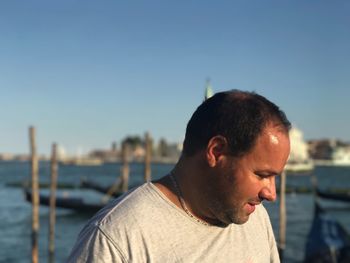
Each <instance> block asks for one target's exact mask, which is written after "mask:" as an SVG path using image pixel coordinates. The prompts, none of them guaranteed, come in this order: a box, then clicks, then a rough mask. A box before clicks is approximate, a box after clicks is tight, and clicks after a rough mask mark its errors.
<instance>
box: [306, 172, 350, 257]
mask: <svg viewBox="0 0 350 263" xmlns="http://www.w3.org/2000/svg"><path fill="white" fill-rule="evenodd" d="M312 184H313V187H314V200H315V208H314V218H313V221H312V225H311V229H310V231H309V234H308V236H307V240H306V246H305V258H304V263H316V262H317V263H343V262H344V263H345V262H350V235H349V233H348V232H347V230H346V229H345V228H344V227H343V226H342V225H341V224H340V223H339V222H337V221H336V220H335V219H334V218H333V217H332V216H331V213H330V212H328V211H326V210H325V209H324V208H322V206H321V199H330V200H336V201H346V202H350V193H348V192H344V193H335V192H331V191H321V190H320V189H318V185H317V179H316V177H315V176H312Z"/></svg>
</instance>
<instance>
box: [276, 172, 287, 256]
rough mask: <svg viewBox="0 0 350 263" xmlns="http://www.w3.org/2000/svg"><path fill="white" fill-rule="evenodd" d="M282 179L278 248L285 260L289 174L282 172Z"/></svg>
mask: <svg viewBox="0 0 350 263" xmlns="http://www.w3.org/2000/svg"><path fill="white" fill-rule="evenodd" d="M280 179H281V181H280V224H279V242H278V250H279V254H280V260H281V262H282V261H283V254H284V250H285V248H286V223H287V213H286V180H287V175H286V172H285V171H284V172H283V173H282V174H281V178H280Z"/></svg>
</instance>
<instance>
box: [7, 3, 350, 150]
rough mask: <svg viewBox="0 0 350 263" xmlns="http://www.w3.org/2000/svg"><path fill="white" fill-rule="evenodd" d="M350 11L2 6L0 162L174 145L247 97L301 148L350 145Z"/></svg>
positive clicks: (325, 7)
mask: <svg viewBox="0 0 350 263" xmlns="http://www.w3.org/2000/svg"><path fill="white" fill-rule="evenodd" d="M349 13H350V2H349V1H345V0H344V1H337V0H335V1H323V0H317V1H316V0H313V1H311V0H310V1H301V0H299V1H295V0H293V1H292V0H291V1H280V0H278V1H277V0H276V1H269V0H266V1H260V0H251V1H246V0H245V1H203V0H201V1H190V0H187V1H166V0H162V1H160V0H159V1H152V0H148V1H145V0H140V1H112V0H109V1H107V0H104V1H86V0H84V1H83V0H76V1H73V0H69V1H68V0H61V1H18V0H12V1H1V3H0V34H1V41H0V92H1V93H0V103H1V104H0V105H1V106H2V107H1V108H2V109H1V111H0V120H1V124H0V127H1V129H0V135H1V136H0V152H9V153H26V152H28V151H29V146H28V127H29V125H34V126H35V127H36V128H37V133H38V137H37V140H38V150H39V152H41V153H48V152H50V145H51V143H52V142H57V143H59V144H61V145H63V146H64V148H65V149H66V151H67V152H70V153H76V152H77V151H78V149H80V151H88V150H90V149H92V148H106V147H110V145H111V142H112V141H117V142H119V141H120V140H121V139H122V138H124V137H125V136H126V135H128V134H140V135H142V134H144V132H145V131H149V132H150V133H151V134H152V136H153V137H154V138H155V140H158V139H159V138H160V137H162V136H163V137H165V138H167V139H168V140H169V141H172V142H175V141H181V140H182V139H183V136H184V131H185V127H186V123H187V121H188V119H189V118H190V116H191V114H192V112H193V111H194V109H195V108H196V107H197V106H198V104H199V103H200V102H201V101H202V99H203V93H204V87H205V81H206V79H207V78H208V77H209V78H210V79H211V83H212V87H213V89H214V91H215V92H217V91H223V90H228V89H233V88H235V89H243V90H250V91H252V90H254V91H256V92H258V93H261V94H262V95H264V96H266V97H267V98H269V99H271V100H272V101H274V102H275V103H276V104H278V105H279V106H280V107H281V108H282V109H283V110H284V111H285V112H286V114H287V116H288V117H289V119H290V120H291V121H292V122H293V123H294V124H295V125H296V126H297V127H299V128H300V129H302V130H303V132H304V135H305V137H306V138H307V139H311V138H325V137H327V138H339V139H343V140H345V141H350V122H349V121H348V120H349V113H350V107H349V99H350V89H349V84H350V27H349V25H350V16H349Z"/></svg>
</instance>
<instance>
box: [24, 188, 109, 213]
mask: <svg viewBox="0 0 350 263" xmlns="http://www.w3.org/2000/svg"><path fill="white" fill-rule="evenodd" d="M24 194H25V199H26V201H28V202H30V203H31V202H32V192H31V191H30V190H29V189H24ZM39 201H40V205H44V206H50V196H48V195H43V194H40V195H39ZM106 204H107V202H102V201H101V202H94V203H92V202H87V201H85V200H84V199H83V198H79V197H69V196H60V197H56V207H59V208H65V209H70V210H74V211H77V212H79V213H85V214H94V213H96V212H97V211H99V210H100V209H101V208H103V207H104V206H105V205H106Z"/></svg>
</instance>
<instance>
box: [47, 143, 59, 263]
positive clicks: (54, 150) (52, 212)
mask: <svg viewBox="0 0 350 263" xmlns="http://www.w3.org/2000/svg"><path fill="white" fill-rule="evenodd" d="M57 176H58V165H57V145H56V144H55V143H54V144H53V145H52V155H51V184H50V224H49V262H54V254H55V223H56V189H57Z"/></svg>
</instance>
